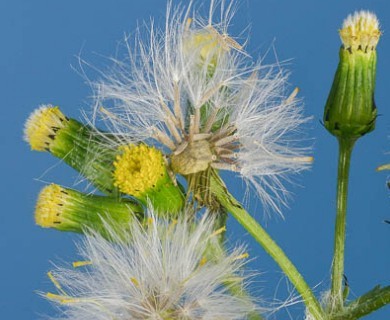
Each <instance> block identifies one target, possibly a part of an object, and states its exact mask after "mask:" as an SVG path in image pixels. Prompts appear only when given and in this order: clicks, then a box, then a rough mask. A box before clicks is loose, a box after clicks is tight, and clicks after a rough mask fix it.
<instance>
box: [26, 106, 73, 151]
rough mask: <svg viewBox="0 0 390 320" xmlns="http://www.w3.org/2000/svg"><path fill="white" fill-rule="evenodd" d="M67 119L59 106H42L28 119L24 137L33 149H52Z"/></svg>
mask: <svg viewBox="0 0 390 320" xmlns="http://www.w3.org/2000/svg"><path fill="white" fill-rule="evenodd" d="M67 121H68V119H67V118H66V117H65V116H64V115H63V114H62V112H61V111H60V109H59V107H53V106H51V105H47V106H41V107H40V108H38V109H36V110H35V111H34V112H33V113H32V114H31V115H30V117H29V118H28V119H27V121H26V124H25V129H24V139H25V140H26V141H27V142H28V143H29V144H30V146H31V149H32V150H37V151H50V147H51V145H52V143H53V141H54V139H55V137H56V135H57V132H58V131H59V130H60V129H62V128H64V127H65V125H66V123H67Z"/></svg>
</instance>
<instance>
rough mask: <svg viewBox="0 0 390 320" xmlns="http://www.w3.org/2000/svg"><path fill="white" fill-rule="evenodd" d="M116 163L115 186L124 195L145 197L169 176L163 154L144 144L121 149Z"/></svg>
mask: <svg viewBox="0 0 390 320" xmlns="http://www.w3.org/2000/svg"><path fill="white" fill-rule="evenodd" d="M121 151H122V152H121V154H120V155H118V156H117V157H116V160H115V162H114V167H115V170H114V185H115V186H116V187H118V188H119V190H120V191H121V192H123V193H126V194H129V195H132V196H135V197H138V196H142V195H144V194H145V193H146V192H148V191H149V190H150V189H151V188H155V187H156V185H157V183H158V182H159V181H160V180H161V179H163V178H165V177H166V176H167V172H166V169H165V164H164V158H163V155H162V153H161V152H160V151H159V150H157V149H155V148H153V147H149V146H147V145H144V144H140V145H138V146H134V145H129V146H124V147H121Z"/></svg>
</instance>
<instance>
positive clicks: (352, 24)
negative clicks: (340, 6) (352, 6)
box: [340, 11, 381, 51]
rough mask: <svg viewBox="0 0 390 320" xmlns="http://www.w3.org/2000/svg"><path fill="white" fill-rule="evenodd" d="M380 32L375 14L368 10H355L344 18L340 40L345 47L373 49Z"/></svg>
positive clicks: (364, 49)
mask: <svg viewBox="0 0 390 320" xmlns="http://www.w3.org/2000/svg"><path fill="white" fill-rule="evenodd" d="M380 35H381V32H380V30H379V21H378V19H377V17H376V16H375V14H373V13H371V12H368V11H360V12H355V13H354V14H353V15H349V16H348V17H347V19H345V20H344V23H343V27H342V28H341V30H340V37H341V41H342V42H343V44H344V47H345V48H346V49H351V50H352V51H353V50H363V51H366V50H373V49H375V47H376V45H377V44H378V41H379V37H380Z"/></svg>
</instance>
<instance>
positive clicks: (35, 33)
mask: <svg viewBox="0 0 390 320" xmlns="http://www.w3.org/2000/svg"><path fill="white" fill-rule="evenodd" d="M239 8H240V9H239V12H238V14H237V15H236V17H235V19H234V20H233V26H232V28H231V30H230V33H231V34H232V35H233V36H234V35H236V34H238V33H239V32H240V31H241V30H242V29H243V28H244V27H245V26H247V25H248V24H249V23H250V26H251V27H250V34H251V39H250V42H249V44H248V47H247V49H248V51H249V52H250V53H251V54H252V55H253V56H257V55H258V54H259V53H260V54H265V52H266V51H267V50H268V49H269V48H270V47H272V45H274V46H275V48H276V52H277V55H278V58H279V60H281V61H285V60H288V59H291V60H290V61H289V65H288V68H289V69H290V70H291V71H292V77H291V83H292V84H293V85H296V86H299V87H300V88H301V93H300V94H301V96H303V97H304V100H305V104H306V111H305V112H306V115H308V116H309V115H310V116H313V118H314V120H313V122H312V123H311V125H310V128H309V129H310V131H309V134H308V135H309V136H310V137H313V138H314V156H315V162H314V165H313V168H312V170H311V171H308V172H305V173H304V174H302V175H301V176H300V177H299V179H298V181H299V184H300V186H295V187H292V190H293V192H294V193H295V197H294V201H293V202H292V203H291V208H290V209H289V210H285V217H286V218H285V221H283V220H282V219H280V218H272V219H264V216H263V213H262V212H261V207H259V206H258V207H256V206H255V205H253V204H252V205H251V206H250V208H251V211H252V212H254V211H256V213H255V216H256V217H257V218H258V219H259V220H261V221H262V222H263V223H264V224H265V225H266V226H267V229H268V231H269V233H270V234H271V235H273V236H274V238H275V239H276V240H277V242H278V243H279V244H280V245H281V247H282V248H284V249H285V251H286V252H287V254H288V255H289V256H290V257H291V259H292V261H294V262H295V263H296V265H297V267H298V268H299V269H300V270H301V272H302V273H303V275H304V276H305V277H306V279H307V281H308V283H309V284H310V285H311V286H317V289H316V293H317V294H320V292H322V291H323V290H325V289H326V288H327V287H328V285H329V280H328V279H329V275H330V264H331V259H332V250H333V223H334V211H335V210H334V209H335V181H336V154H337V152H336V150H337V144H336V140H335V139H334V138H333V137H331V136H330V135H329V134H328V133H327V132H326V131H325V130H324V129H323V127H322V126H321V124H320V123H319V120H320V119H321V118H322V113H323V106H324V103H325V100H326V98H327V94H328V92H329V88H330V85H331V81H332V78H333V74H334V71H335V68H336V65H337V62H338V48H339V45H340V41H339V38H338V34H337V30H338V28H339V27H340V24H341V22H342V21H343V19H344V18H345V17H346V16H347V14H349V13H351V12H353V11H354V10H357V9H362V8H364V9H370V10H372V11H374V12H376V13H377V15H378V17H379V19H380V21H381V23H382V26H383V27H382V29H383V31H384V35H383V37H382V39H381V41H380V44H379V46H378V55H379V59H378V74H377V90H376V102H377V106H378V110H379V113H380V114H381V116H380V117H379V118H378V121H377V129H376V130H375V131H374V132H373V133H371V134H370V135H368V136H366V137H364V138H363V139H361V141H359V142H358V144H357V146H356V148H355V151H354V154H353V163H352V168H351V174H352V176H351V188H350V201H349V211H348V225H347V244H346V274H347V276H348V279H349V282H350V286H351V298H354V297H357V296H359V295H360V294H362V293H364V292H366V291H368V290H369V289H371V288H372V287H373V286H374V285H376V284H389V278H390V277H389V270H390V258H389V245H390V241H389V239H390V238H389V235H390V225H388V224H385V223H384V222H383V220H384V219H390V213H389V207H390V201H389V191H388V190H387V188H386V184H385V181H386V178H387V173H384V172H382V173H377V172H375V167H376V166H378V165H379V164H382V163H386V162H389V161H390V156H389V155H388V154H387V155H386V151H388V150H390V144H389V140H388V133H389V131H388V129H389V123H390V112H389V111H388V110H389V107H390V103H389V100H390V91H389V83H390V81H389V77H390V59H389V57H390V38H389V36H388V33H387V32H386V31H387V29H389V28H390V4H389V2H388V1H386V0H382V1H375V0H370V1H362V0H344V1H339V0H333V1H312V0H296V1H288V0H284V1H282V0H280V1H276V0H274V1H271V0H241V2H240V7H239ZM164 11H165V1H163V0H142V1H130V0H126V1H125V0H117V1H108V0H106V1H103V0H100V1H97V0H94V1H92V0H84V1H75V0H68V1H43V0H34V1H28V0H24V1H22V0H12V1H11V0H1V2H0V43H1V45H0V97H1V107H0V119H1V125H0V130H1V131H0V143H1V157H0V159H1V160H0V161H1V167H0V168H1V170H2V175H1V177H2V183H1V184H0V188H1V195H2V197H1V199H2V200H1V201H2V210H1V214H0V252H1V259H2V260H1V263H0V277H1V278H0V284H1V288H0V318H1V319H37V318H40V316H41V315H43V314H54V312H53V309H52V308H51V306H50V305H49V303H47V302H46V301H44V300H43V299H42V298H40V297H39V296H38V295H37V294H36V292H35V291H36V290H43V291H47V290H53V286H52V284H51V283H50V282H49V280H48V279H47V277H46V276H45V273H46V272H47V271H48V270H49V269H50V267H51V265H50V262H49V261H54V262H60V261H62V260H65V261H74V260H75V259H76V257H75V255H74V252H75V248H74V245H73V241H74V240H76V239H77V238H78V236H77V235H73V234H66V233H60V232H56V231H53V230H44V229H41V228H39V227H37V226H35V225H34V220H33V212H34V205H35V201H36V196H37V194H38V192H39V190H40V189H41V188H42V187H43V186H44V185H45V183H46V182H56V183H59V184H61V185H64V186H72V185H73V183H74V182H75V180H76V179H77V173H75V172H74V171H73V170H71V169H70V168H68V167H66V166H65V165H64V164H61V163H60V162H59V161H58V160H57V159H55V158H53V157H52V156H50V155H49V154H46V153H38V152H31V151H30V149H29V146H28V145H27V144H26V143H25V142H23V141H22V130H23V124H24V121H25V119H26V118H27V116H28V115H29V114H30V112H31V111H32V110H33V109H35V108H36V107H37V106H38V105H39V104H42V103H53V104H58V105H60V106H61V108H62V110H63V111H64V112H65V113H66V114H67V115H69V116H71V117H75V118H80V110H81V109H88V106H89V104H90V102H91V99H90V98H89V97H90V95H91V91H90V88H89V87H88V86H87V85H86V84H85V83H84V80H83V78H82V77H81V76H80V75H79V74H78V73H77V71H75V70H74V69H73V68H72V66H73V67H75V68H76V69H78V66H77V65H78V59H77V56H81V57H82V58H83V59H85V60H87V61H89V62H92V63H93V64H94V65H97V66H98V67H99V66H100V65H99V63H100V62H101V61H105V58H102V57H101V56H103V57H109V56H111V55H113V54H114V53H115V50H116V48H117V45H118V41H120V40H122V38H123V35H124V33H125V32H126V33H128V32H132V31H133V30H134V29H135V28H136V26H137V21H138V22H140V21H142V20H148V19H149V17H150V16H153V17H155V18H156V21H157V22H158V23H159V22H160V23H161V22H163V20H164ZM100 55H101V56H100ZM267 57H268V58H267V60H268V61H270V62H272V61H273V58H274V57H273V54H269V55H268V56H267ZM99 61H100V62H99ZM48 168H51V169H50V170H49V171H48V172H46V170H47V169H48ZM45 172H46V173H45ZM229 180H230V181H228V184H229V182H230V185H232V184H231V182H233V181H232V180H231V178H230V177H229ZM235 182H236V183H235V185H236V186H241V184H240V183H237V180H235ZM243 192H244V188H239V189H237V190H235V194H236V195H237V196H238V197H242V196H243ZM230 220H232V219H230ZM230 239H231V240H232V241H233V242H234V241H236V240H239V241H240V242H248V243H249V247H250V251H249V252H250V254H251V257H253V258H255V260H254V261H252V262H251V264H250V268H252V269H258V270H260V271H261V272H262V274H261V275H259V276H258V277H256V283H254V284H253V286H252V287H253V290H255V291H256V292H257V294H258V295H259V296H261V297H262V298H263V299H265V300H268V301H270V300H271V301H276V299H277V300H284V299H285V298H286V297H287V296H288V295H289V292H291V286H289V285H286V283H287V281H286V280H285V279H284V278H283V276H282V274H281V272H280V271H279V269H278V267H277V266H276V265H275V264H274V263H273V261H272V260H271V259H270V258H269V257H268V256H267V255H266V254H265V253H264V251H263V250H262V249H261V248H260V247H259V246H258V245H257V244H256V243H254V242H252V241H251V239H250V237H249V236H248V235H246V234H245V233H244V231H243V229H242V228H241V227H240V226H238V225H237V224H236V223H235V222H234V221H230ZM301 311H302V305H301V304H299V305H296V306H294V307H292V308H291V309H290V311H289V314H288V313H286V311H282V312H280V313H279V314H278V319H288V318H289V317H290V316H291V319H300V318H301V316H300V315H301ZM271 318H273V316H271ZM367 319H390V312H389V308H387V309H384V310H382V311H380V312H377V313H375V314H373V315H371V316H370V317H368V318H367Z"/></svg>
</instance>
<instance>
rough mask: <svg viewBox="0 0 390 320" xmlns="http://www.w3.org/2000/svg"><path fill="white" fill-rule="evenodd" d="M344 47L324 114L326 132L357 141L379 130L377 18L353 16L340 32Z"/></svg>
mask: <svg viewBox="0 0 390 320" xmlns="http://www.w3.org/2000/svg"><path fill="white" fill-rule="evenodd" d="M340 37H341V40H342V42H343V45H342V46H341V48H340V62H339V65H338V67H337V71H336V75H335V77H334V80H333V85H332V89H331V91H330V94H329V97H328V100H327V103H326V106H325V113H324V124H325V127H326V129H327V130H328V131H329V132H330V133H331V134H333V135H335V136H336V137H339V138H346V139H351V140H356V139H358V138H359V137H360V136H363V135H364V134H366V133H369V132H371V131H372V130H374V128H375V119H376V116H377V110H376V106H375V101H374V90H375V76H376V45H377V43H378V41H379V37H380V31H379V23H378V20H377V18H376V16H375V15H374V14H372V13H369V12H365V11H361V12H356V13H355V14H354V15H351V16H349V17H348V18H347V19H346V20H345V21H344V24H343V27H342V29H341V30H340Z"/></svg>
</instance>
